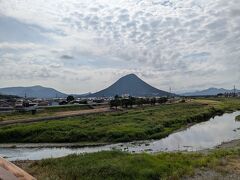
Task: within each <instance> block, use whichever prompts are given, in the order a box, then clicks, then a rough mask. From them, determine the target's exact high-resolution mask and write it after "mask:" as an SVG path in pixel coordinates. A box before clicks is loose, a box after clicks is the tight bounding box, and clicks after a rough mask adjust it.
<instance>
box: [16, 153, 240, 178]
mask: <svg viewBox="0 0 240 180" xmlns="http://www.w3.org/2000/svg"><path fill="white" fill-rule="evenodd" d="M239 159H240V150H239V149H235V150H217V151H216V150H215V151H214V152H211V153H209V154H201V153H160V154H154V155H152V154H129V153H124V152H117V151H112V152H99V153H93V154H85V155H71V156H67V157H63V158H57V159H47V160H41V161H36V162H30V163H28V164H27V165H26V164H25V166H24V163H17V164H19V165H20V166H22V167H23V168H24V169H25V170H27V171H28V172H29V173H31V174H32V175H34V176H35V177H36V178H37V179H40V180H41V179H179V178H181V177H187V176H192V175H194V172H195V170H200V171H204V172H205V171H210V172H220V175H221V173H234V174H235V173H240V171H239V170H240V166H239V165H240V163H239V162H240V161H239ZM237 177H238V176H237Z"/></svg>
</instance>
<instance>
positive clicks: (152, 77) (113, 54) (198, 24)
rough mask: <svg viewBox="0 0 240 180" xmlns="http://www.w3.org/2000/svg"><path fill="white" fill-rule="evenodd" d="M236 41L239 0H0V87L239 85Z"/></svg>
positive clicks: (76, 89) (77, 89)
mask: <svg viewBox="0 0 240 180" xmlns="http://www.w3.org/2000/svg"><path fill="white" fill-rule="evenodd" d="M239 45H240V1H239V0H231V1H227V0H118V1H113V0H88V1H83V0H68V1H65V0H51V1H48V0H34V1H32V0H21V1H19V0H0V87H7V86H31V85H43V86H48V87H53V88H56V89H58V90H61V91H64V92H67V93H85V92H95V91H97V90H100V89H102V88H104V87H106V86H108V85H110V84H111V83H112V82H114V81H116V80H117V79H118V78H120V77H121V76H123V75H126V74H128V73H135V74H137V75H138V76H139V77H140V78H142V79H143V80H145V81H146V82H148V83H150V84H151V85H154V86H155V87H157V88H159V89H163V90H168V89H169V87H170V86H171V87H172V89H173V91H175V92H181V91H189V90H196V89H204V88H208V87H213V86H214V87H224V88H232V87H233V84H236V85H237V87H239V86H240V46H239Z"/></svg>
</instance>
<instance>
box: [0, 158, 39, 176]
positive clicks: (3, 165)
mask: <svg viewBox="0 0 240 180" xmlns="http://www.w3.org/2000/svg"><path fill="white" fill-rule="evenodd" d="M0 179H1V180H36V179H35V178H34V177H32V176H31V175H30V174H28V173H27V172H25V171H24V170H22V169H21V168H19V167H17V166H16V165H14V164H13V163H11V162H9V161H7V160H5V159H4V158H2V157H0Z"/></svg>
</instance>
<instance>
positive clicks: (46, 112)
mask: <svg viewBox="0 0 240 180" xmlns="http://www.w3.org/2000/svg"><path fill="white" fill-rule="evenodd" d="M85 109H91V106H89V105H68V106H54V107H51V106H49V107H48V106H47V107H43V108H41V109H38V110H37V113H36V114H34V115H32V113H31V112H13V113H0V121H7V120H18V119H32V118H41V117H48V116H54V115H56V114H57V113H58V112H67V111H79V110H85Z"/></svg>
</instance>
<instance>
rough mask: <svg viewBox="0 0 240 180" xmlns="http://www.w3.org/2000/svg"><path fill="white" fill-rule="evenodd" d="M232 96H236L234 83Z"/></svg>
mask: <svg viewBox="0 0 240 180" xmlns="http://www.w3.org/2000/svg"><path fill="white" fill-rule="evenodd" d="M233 96H234V97H236V86H235V85H234V88H233Z"/></svg>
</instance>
